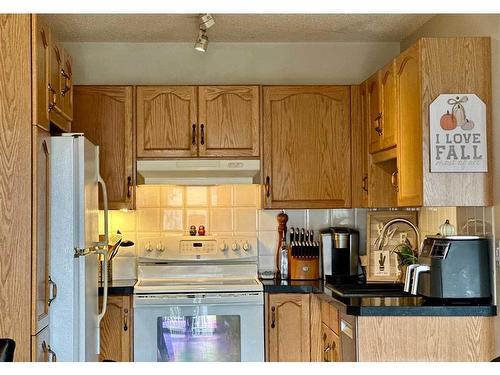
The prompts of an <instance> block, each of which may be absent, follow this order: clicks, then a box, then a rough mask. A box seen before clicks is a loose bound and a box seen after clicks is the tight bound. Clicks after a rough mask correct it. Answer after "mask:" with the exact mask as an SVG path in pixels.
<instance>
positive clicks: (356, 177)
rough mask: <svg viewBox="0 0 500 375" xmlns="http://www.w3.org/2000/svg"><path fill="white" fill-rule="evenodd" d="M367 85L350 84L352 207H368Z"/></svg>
mask: <svg viewBox="0 0 500 375" xmlns="http://www.w3.org/2000/svg"><path fill="white" fill-rule="evenodd" d="M367 104H368V99H367V85H366V83H363V84H361V85H359V86H351V148H352V150H351V158H352V160H351V165H352V168H351V171H352V176H351V188H352V191H351V194H352V207H368V126H366V124H367V123H368V113H369V111H368V108H367Z"/></svg>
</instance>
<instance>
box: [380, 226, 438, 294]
mask: <svg viewBox="0 0 500 375" xmlns="http://www.w3.org/2000/svg"><path fill="white" fill-rule="evenodd" d="M395 223H404V224H408V225H409V226H410V227H411V228H412V229H413V230H414V231H415V235H416V238H417V256H418V255H419V254H420V231H419V230H418V228H417V227H416V226H415V224H413V223H412V222H411V221H409V220H407V219H403V218H396V219H392V220H389V221H388V222H387V223H386V224H385V225H384V227H383V228H382V230H381V231H380V234H379V236H378V237H377V240H376V244H377V249H378V250H382V248H383V247H384V239H385V236H386V233H387V231H388V229H389V227H390V226H391V225H392V224H395ZM424 267H426V269H424ZM428 271H429V269H428V267H427V266H423V265H420V264H411V265H409V266H408V268H407V270H406V277H405V285H404V288H403V290H404V291H405V292H410V289H411V293H412V294H417V284H418V275H419V274H420V273H421V272H428ZM415 277H416V278H417V281H415ZM412 284H413V288H412Z"/></svg>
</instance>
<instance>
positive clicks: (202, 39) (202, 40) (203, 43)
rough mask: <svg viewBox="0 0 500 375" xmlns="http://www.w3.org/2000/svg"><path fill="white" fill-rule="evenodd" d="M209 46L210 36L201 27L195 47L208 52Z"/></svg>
mask: <svg viewBox="0 0 500 375" xmlns="http://www.w3.org/2000/svg"><path fill="white" fill-rule="evenodd" d="M207 47H208V36H207V32H206V31H205V30H202V29H200V33H199V34H198V39H197V40H196V43H195V44H194V49H195V50H197V51H200V52H206V51H207Z"/></svg>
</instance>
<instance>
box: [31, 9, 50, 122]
mask: <svg viewBox="0 0 500 375" xmlns="http://www.w3.org/2000/svg"><path fill="white" fill-rule="evenodd" d="M31 24H32V28H31V32H32V38H31V44H32V48H31V51H32V55H31V58H32V66H33V68H32V75H33V86H32V90H33V106H32V110H33V124H35V125H38V126H41V127H42V128H44V129H45V130H49V123H50V122H49V89H48V87H49V55H50V47H49V46H50V29H49V28H48V27H47V25H45V24H44V23H43V22H42V21H41V19H40V17H39V16H38V15H32V17H31Z"/></svg>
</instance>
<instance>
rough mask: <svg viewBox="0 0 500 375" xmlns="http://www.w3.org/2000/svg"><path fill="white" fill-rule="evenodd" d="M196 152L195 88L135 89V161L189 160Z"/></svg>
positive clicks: (152, 87) (153, 87) (160, 87)
mask: <svg viewBox="0 0 500 375" xmlns="http://www.w3.org/2000/svg"><path fill="white" fill-rule="evenodd" d="M197 149H198V128H197V95H196V87H193V86H139V87H137V157H139V158H155V157H156V158H160V157H170V156H172V157H189V156H196V155H197Z"/></svg>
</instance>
